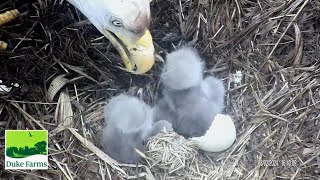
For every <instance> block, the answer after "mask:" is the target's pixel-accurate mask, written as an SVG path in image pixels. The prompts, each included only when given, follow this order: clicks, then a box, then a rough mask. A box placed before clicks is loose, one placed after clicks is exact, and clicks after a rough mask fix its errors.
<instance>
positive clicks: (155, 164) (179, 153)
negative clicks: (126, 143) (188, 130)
mask: <svg viewBox="0 0 320 180" xmlns="http://www.w3.org/2000/svg"><path fill="white" fill-rule="evenodd" d="M147 146H148V151H146V153H145V155H146V159H147V161H148V164H150V168H151V171H152V172H154V173H155V176H156V179H213V178H221V177H227V176H226V175H224V173H226V172H227V171H229V173H230V170H231V169H232V171H231V172H234V169H233V168H232V164H233V163H234V162H235V161H234V160H233V159H232V158H230V159H228V161H226V159H225V157H227V156H225V154H226V152H225V153H211V154H208V153H205V152H202V151H201V150H198V148H197V146H196V145H195V144H194V143H193V142H192V141H190V140H186V139H185V138H184V137H183V136H181V135H178V134H177V133H175V132H172V131H171V132H162V133H159V134H157V135H156V136H154V137H152V138H150V140H149V141H148V143H147ZM199 152H200V153H199ZM227 152H228V153H230V150H229V151H227ZM219 157H220V159H219ZM239 172H240V171H237V173H239Z"/></svg>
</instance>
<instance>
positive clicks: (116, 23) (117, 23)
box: [112, 20, 122, 27]
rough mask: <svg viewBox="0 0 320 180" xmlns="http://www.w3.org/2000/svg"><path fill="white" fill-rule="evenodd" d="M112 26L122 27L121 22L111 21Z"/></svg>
mask: <svg viewBox="0 0 320 180" xmlns="http://www.w3.org/2000/svg"><path fill="white" fill-rule="evenodd" d="M112 24H113V25H114V26H116V27H121V26H122V22H121V21H120V20H112Z"/></svg>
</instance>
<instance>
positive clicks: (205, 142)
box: [191, 114, 236, 152]
mask: <svg viewBox="0 0 320 180" xmlns="http://www.w3.org/2000/svg"><path fill="white" fill-rule="evenodd" d="M235 139H236V128H235V125H234V123H233V121H232V119H231V118H230V116H228V115H223V114H217V115H216V116H215V118H214V120H213V121H212V124H211V126H210V128H209V129H208V130H207V131H206V133H205V135H203V136H201V137H193V138H191V140H192V141H194V142H195V143H196V144H197V146H198V148H199V149H202V150H204V151H208V152H221V151H224V150H226V149H228V148H230V147H231V146H232V144H233V143H234V141H235Z"/></svg>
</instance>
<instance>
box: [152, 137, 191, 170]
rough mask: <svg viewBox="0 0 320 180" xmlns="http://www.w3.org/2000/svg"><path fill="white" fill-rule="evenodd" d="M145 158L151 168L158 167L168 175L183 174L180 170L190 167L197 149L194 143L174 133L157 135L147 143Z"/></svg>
mask: <svg viewBox="0 0 320 180" xmlns="http://www.w3.org/2000/svg"><path fill="white" fill-rule="evenodd" d="M147 146H148V149H149V150H148V151H147V152H146V156H147V157H148V160H149V161H150V162H151V167H154V166H156V167H158V168H159V169H161V170H163V171H164V172H166V173H168V174H172V173H175V174H179V175H181V173H183V170H182V169H185V167H187V166H189V165H190V161H192V159H194V158H195V156H196V154H197V149H196V146H195V144H194V143H192V142H191V141H188V140H186V139H185V138H184V137H183V136H180V135H178V134H176V133H175V132H168V133H166V132H164V133H159V134H158V135H157V136H155V137H153V138H152V139H150V140H149V141H148V144H147Z"/></svg>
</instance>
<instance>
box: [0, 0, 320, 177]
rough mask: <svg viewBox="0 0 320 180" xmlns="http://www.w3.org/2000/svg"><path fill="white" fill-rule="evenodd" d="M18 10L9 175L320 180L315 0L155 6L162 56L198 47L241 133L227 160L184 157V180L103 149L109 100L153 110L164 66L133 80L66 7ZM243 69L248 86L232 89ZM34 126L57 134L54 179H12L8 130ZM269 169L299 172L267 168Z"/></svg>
mask: <svg viewBox="0 0 320 180" xmlns="http://www.w3.org/2000/svg"><path fill="white" fill-rule="evenodd" d="M14 8H18V9H19V11H20V13H21V15H20V17H19V18H18V19H16V20H14V21H12V22H10V23H8V24H5V25H3V26H1V27H0V33H1V39H0V40H1V41H4V42H6V43H8V49H7V50H6V51H1V52H0V67H1V71H0V80H2V81H3V82H2V84H6V85H8V86H10V85H12V83H19V85H20V87H19V88H17V87H14V86H13V87H12V90H11V92H10V93H3V92H2V93H1V94H0V129H1V131H0V133H1V135H2V136H1V137H0V138H1V144H0V147H1V148H0V149H1V152H0V156H1V162H0V178H4V179H9V178H11V179H19V178H22V179H126V178H127V179H136V178H138V177H140V178H142V179H154V178H156V179H160V178H161V177H164V176H166V175H167V176H166V178H167V179H178V178H179V179H319V177H320V156H319V155H320V130H319V129H320V115H319V114H320V86H319V81H320V76H319V75H320V25H319V24H320V2H319V1H318V0H288V1H284V0H273V1H271V0H199V1H187V0H179V1H177V0H162V1H160V0H153V2H152V14H153V23H152V26H151V31H152V34H153V36H154V41H155V43H156V48H157V51H158V54H159V55H161V56H162V57H163V55H164V54H165V53H166V52H170V51H172V50H173V49H174V47H177V46H181V45H183V44H191V45H194V46H195V47H197V49H199V51H200V52H201V55H202V56H203V57H204V58H205V59H206V62H207V69H206V70H207V71H206V73H207V74H215V75H217V76H219V77H221V78H223V80H224V83H225V85H226V87H227V89H228V92H227V96H226V104H227V108H226V113H228V114H230V115H232V117H233V119H234V120H235V122H236V126H237V131H238V133H237V134H238V138H237V141H236V143H235V144H234V146H233V147H232V148H231V149H229V150H228V151H226V152H224V153H219V154H200V155H197V154H196V155H195V158H192V159H193V161H191V162H189V161H187V160H186V161H185V163H191V164H192V165H190V166H184V167H188V168H187V169H183V168H181V169H180V170H184V171H185V172H190V173H189V174H188V173H184V174H185V177H183V176H178V175H177V171H176V172H173V173H172V174H168V173H167V174H166V173H165V170H163V168H162V170H161V166H157V165H155V166H151V165H152V163H151V162H153V161H151V162H149V163H150V164H148V163H147V162H144V163H143V164H144V165H142V164H141V165H138V166H132V165H123V164H118V163H117V162H114V161H113V160H112V159H110V158H109V157H108V156H106V155H105V154H104V153H103V152H101V151H100V150H99V148H100V147H101V146H100V145H99V132H100V128H101V123H102V121H103V114H102V111H103V109H102V107H103V106H104V105H105V103H106V100H107V99H109V98H110V97H112V96H114V95H115V94H118V93H120V92H127V93H129V94H133V95H137V96H141V97H142V98H143V99H144V100H146V101H147V102H148V103H149V104H154V102H155V101H156V99H157V98H156V97H157V96H158V86H159V83H158V76H159V72H160V68H161V66H162V62H161V61H160V59H161V58H159V61H158V62H157V63H156V66H155V67H154V68H153V70H152V71H151V72H150V73H148V74H147V75H143V76H136V75H132V74H128V73H126V72H124V71H122V70H121V69H120V68H119V66H121V65H122V64H121V60H120V57H119V56H118V55H117V53H116V51H115V49H114V48H113V47H112V45H111V44H110V43H109V42H108V41H107V40H106V39H105V38H102V35H101V34H99V33H98V31H97V30H96V29H95V28H94V27H93V26H92V25H90V24H88V23H87V21H85V18H84V17H83V16H82V15H81V13H79V12H78V11H76V10H75V9H74V8H73V7H72V6H71V5H69V4H68V3H66V2H63V3H60V1H50V0H42V1H26V0H25V1H5V2H1V3H0V13H2V12H5V11H7V10H11V9H14ZM237 70H238V71H241V72H242V74H243V79H242V82H241V83H240V84H235V83H233V82H232V80H231V77H232V75H233V74H234V73H235V72H236V71H237ZM51 84H53V85H51ZM25 128H28V129H42V128H44V129H48V130H49V132H50V139H49V153H50V155H49V161H50V165H51V166H50V169H49V170H48V171H6V170H3V166H4V164H3V163H4V141H3V140H4V130H5V129H25ZM160 147H162V148H166V147H167V146H160ZM147 155H148V154H147ZM152 157H153V156H152V155H150V158H152ZM261 160H280V161H282V160H283V161H287V162H289V161H290V162H294V163H295V164H294V165H292V166H289V165H284V164H280V165H279V166H275V167H266V166H262V165H261V164H260V163H259V162H261ZM195 172H197V173H195Z"/></svg>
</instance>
